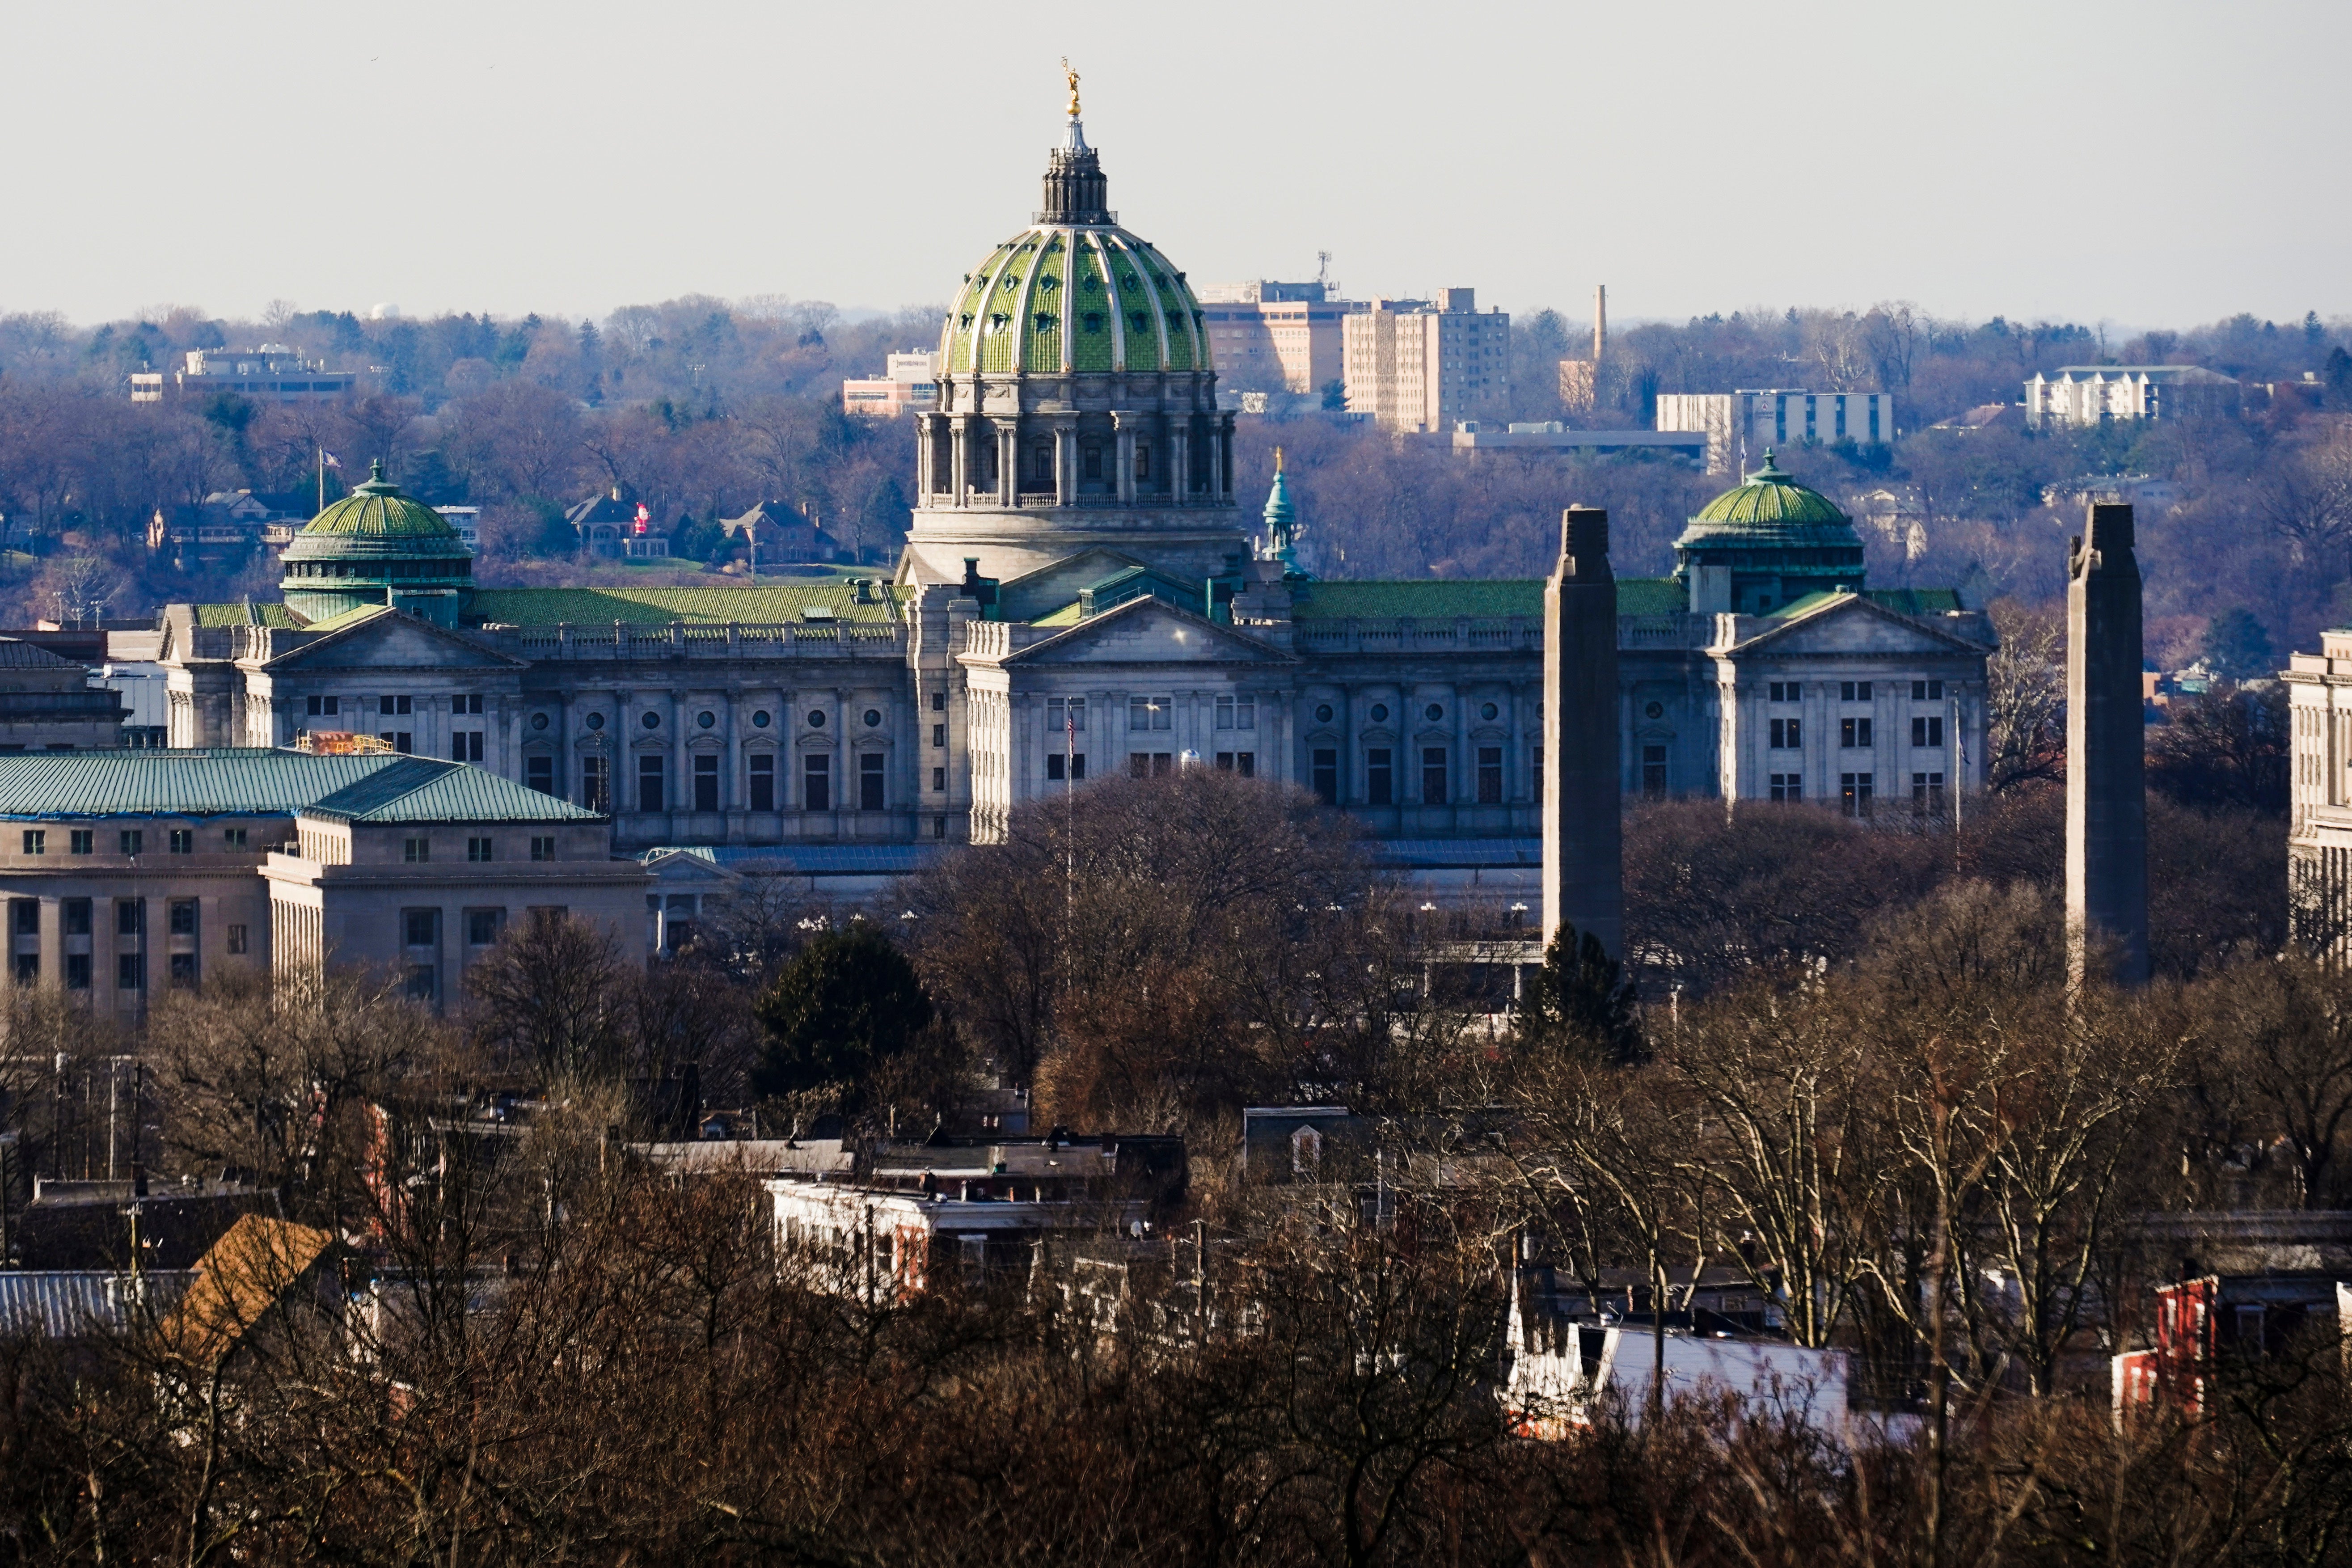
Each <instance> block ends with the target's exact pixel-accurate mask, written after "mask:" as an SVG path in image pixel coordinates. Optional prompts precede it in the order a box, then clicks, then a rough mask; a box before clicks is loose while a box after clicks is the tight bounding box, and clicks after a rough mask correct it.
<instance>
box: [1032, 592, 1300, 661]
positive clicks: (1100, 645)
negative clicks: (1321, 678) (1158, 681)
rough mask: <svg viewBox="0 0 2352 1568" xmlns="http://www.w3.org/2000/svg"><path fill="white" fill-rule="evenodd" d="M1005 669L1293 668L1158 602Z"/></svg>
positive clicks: (1067, 635)
mask: <svg viewBox="0 0 2352 1568" xmlns="http://www.w3.org/2000/svg"><path fill="white" fill-rule="evenodd" d="M1295 662H1296V660H1295V659H1294V658H1292V656H1291V655H1289V654H1287V653H1285V652H1284V651H1283V650H1282V649H1280V648H1278V647H1272V646H1270V645H1268V644H1266V643H1262V642H1260V641H1258V640H1257V639H1256V638H1255V637H1245V636H1244V635H1243V634H1241V633H1240V632H1237V631H1235V630H1234V629H1233V628H1232V627H1231V626H1218V625H1216V624H1215V623H1214V622H1213V621H1209V620H1206V619H1204V618H1202V616H1195V615H1191V614H1188V613H1187V612H1185V611H1183V610H1180V609H1177V608H1175V607H1174V606H1173V605H1168V604H1165V603H1163V602H1162V601H1160V600H1158V599H1131V600H1129V602H1128V603H1126V604H1124V605H1119V606H1118V608H1117V609H1115V610H1108V611H1106V612H1104V613H1103V614H1101V615H1099V616H1095V617H1093V618H1092V619H1091V620H1086V621H1081V622H1079V623H1078V624H1077V625H1076V626H1072V627H1071V628H1070V629H1069V630H1068V631H1066V632H1061V633H1057V634H1056V635H1055V636H1053V637H1048V638H1046V639H1045V641H1043V642H1039V643H1032V644H1031V645H1030V646H1029V647H1025V648H1022V649H1021V650H1019V651H1018V652H1015V653H1010V654H1007V655H1005V656H1004V658H1003V663H1006V664H1021V665H1044V664H1291V663H1295Z"/></svg>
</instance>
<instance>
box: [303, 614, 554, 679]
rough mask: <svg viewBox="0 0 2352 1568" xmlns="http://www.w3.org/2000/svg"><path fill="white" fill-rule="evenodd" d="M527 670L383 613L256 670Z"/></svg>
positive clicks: (492, 651) (437, 629)
mask: <svg viewBox="0 0 2352 1568" xmlns="http://www.w3.org/2000/svg"><path fill="white" fill-rule="evenodd" d="M337 619H338V620H339V621H340V620H341V617H340V616H339V617H337ZM296 635H298V636H299V635H300V634H299V633H298V634H296ZM529 664H530V661H529V660H528V659H520V658H513V657H511V656H509V655H507V654H503V653H500V652H499V651H498V650H497V649H496V648H492V647H483V646H482V645H481V644H480V643H478V642H476V641H475V640H474V639H473V638H472V637H467V636H466V635H465V634H464V633H462V632H453V631H450V630H449V629H447V628H446V627H444V626H435V625H434V624H433V623H432V622H430V621H421V620H418V619H417V618H416V617H415V616H406V615H403V614H401V613H400V612H399V611H397V610H389V609H387V610H381V611H377V612H375V613H373V614H370V615H365V616H357V617H355V618H353V619H352V620H350V621H345V622H343V623H342V624H341V625H338V626H334V627H332V628H331V629H330V630H328V631H326V632H324V633H321V634H320V635H319V636H317V637H313V638H311V639H310V641H307V642H305V643H304V644H303V645H302V646H301V647H296V648H289V649H288V650H287V651H286V652H284V653H281V654H278V655H277V656H276V657H275V658H271V659H270V660H269V661H268V663H267V664H265V665H263V666H262V668H264V669H267V670H270V671H272V672H273V673H288V672H291V671H294V670H303V669H357V668H376V669H522V668H527V667H528V666H529Z"/></svg>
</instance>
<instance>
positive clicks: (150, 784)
mask: <svg viewBox="0 0 2352 1568" xmlns="http://www.w3.org/2000/svg"><path fill="white" fill-rule="evenodd" d="M0 802H5V803H6V809H5V811H0V817H5V818H9V819H15V820H21V821H37V820H44V819H48V818H56V817H86V816H292V815H293V814H294V813H296V812H298V811H313V810H315V811H318V812H320V813H322V814H324V815H327V816H337V817H341V818H344V819H347V820H350V821H354V822H362V821H364V822H570V821H593V820H595V819H596V814H595V813H593V812H590V811H584V810H583V809H581V808H580V807H578V806H576V805H570V804H568V803H566V802H564V801H562V800H558V799H557V798H555V797H554V796H553V795H542V794H541V793H540V792H539V791H537V790H534V789H527V788H525V787H524V786H523V785H521V784H516V783H514V782H513V781H512V780H510V779H503V778H500V777H499V775H498V774H496V773H489V772H488V771H486V770H484V769H481V768H477V767H470V766H468V765H467V764H466V763H446V762H441V761H438V760H436V759H434V758H431V757H403V756H394V755H391V754H388V753H384V752H373V753H368V754H364V755H354V756H316V755H313V754H311V753H310V752H291V751H276V750H268V749H263V748H259V747H235V748H229V747H223V748H217V749H210V750H191V751H154V752H132V751H122V752H6V753H0Z"/></svg>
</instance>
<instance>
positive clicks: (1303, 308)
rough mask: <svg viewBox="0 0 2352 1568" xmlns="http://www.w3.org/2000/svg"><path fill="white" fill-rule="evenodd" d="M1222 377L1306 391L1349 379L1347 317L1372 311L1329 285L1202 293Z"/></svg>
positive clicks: (1264, 388)
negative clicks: (1333, 291) (1338, 295)
mask: <svg viewBox="0 0 2352 1568" xmlns="http://www.w3.org/2000/svg"><path fill="white" fill-rule="evenodd" d="M1201 308H1202V316H1203V317H1204V318H1205V321H1206V325H1207V328H1208V333H1209V349H1210V353H1211V357H1212V359H1213V362H1214V363H1215V365H1216V367H1217V374H1219V375H1220V376H1221V377H1223V379H1224V380H1225V381H1226V382H1228V383H1229V384H1231V385H1233V386H1234V387H1237V388H1240V389H1243V390H1244V391H1250V392H1290V393H1298V394H1306V393H1312V392H1317V391H1319V390H1321V389H1322V388H1323V387H1326V386H1328V385H1329V384H1331V383H1333V382H1335V381H1344V380H1345V379H1346V375H1347V363H1346V343H1345V338H1346V331H1345V323H1346V321H1347V319H1348V317H1349V316H1351V315H1354V314H1357V313H1359V312H1360V311H1362V310H1366V309H1368V308H1369V307H1368V306H1367V305H1366V304H1365V302H1364V301H1363V300H1340V299H1336V298H1333V297H1332V295H1331V292H1330V289H1329V287H1328V285H1326V284H1323V283H1320V282H1316V283H1278V282H1275V281H1273V280H1271V279H1251V280H1249V281H1247V282H1243V283H1213V284H1210V285H1209V286H1208V287H1206V288H1204V289H1202V290H1201Z"/></svg>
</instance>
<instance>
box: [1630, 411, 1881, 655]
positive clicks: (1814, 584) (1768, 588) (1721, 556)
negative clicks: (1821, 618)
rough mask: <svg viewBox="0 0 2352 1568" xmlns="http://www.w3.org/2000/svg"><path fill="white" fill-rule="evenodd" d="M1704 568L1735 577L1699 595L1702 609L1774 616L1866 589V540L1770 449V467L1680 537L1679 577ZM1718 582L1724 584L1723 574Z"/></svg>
mask: <svg viewBox="0 0 2352 1568" xmlns="http://www.w3.org/2000/svg"><path fill="white" fill-rule="evenodd" d="M1702 567H1718V568H1723V569H1725V570H1726V571H1727V572H1728V574H1729V581H1730V584H1731V586H1730V593H1729V597H1728V601H1727V602H1726V601H1725V600H1724V596H1723V595H1722V594H1721V593H1720V592H1717V593H1714V594H1711V595H1710V594H1707V593H1704V592H1702V593H1699V594H1696V595H1694V597H1693V600H1692V604H1693V607H1694V608H1717V609H1737V610H1738V611H1739V612H1740V613H1742V614H1746V615H1764V614H1769V613H1770V612H1771V611H1772V610H1774V609H1776V608H1779V607H1780V606H1781V605H1787V604H1789V603H1790V602H1792V601H1794V600H1796V599H1800V598H1802V597H1804V596H1805V595H1808V594H1813V593H1820V592H1823V591H1827V590H1834V589H1840V588H1843V589H1848V590H1851V591H1853V592H1855V593H1859V592H1861V591H1862V587H1863V552H1862V537H1861V535H1859V534H1857V533H1855V532H1854V531H1853V522H1852V521H1850V520H1848V518H1847V517H1846V515H1845V513H1844V512H1843V511H1841V510H1838V507H1837V503H1836V502H1834V501H1832V500H1830V498H1829V497H1827V496H1825V495H1823V494H1822V493H1821V491H1819V490H1816V489H1808V488H1806V487H1805V486H1803V485H1801V484H1799V483H1798V482H1797V481H1796V479H1794V478H1792V477H1791V476H1790V474H1789V473H1788V472H1786V471H1785V470H1784V469H1782V468H1780V465H1779V464H1778V463H1776V462H1774V461H1773V458H1772V454H1771V452H1770V451H1769V450H1768V451H1766V452H1765V454H1764V466H1763V467H1762V468H1759V469H1757V470H1756V471H1755V472H1754V473H1752V474H1749V475H1748V476H1747V477H1746V480H1745V482H1744V483H1742V484H1740V485H1738V486H1737V487H1736V488H1734V489H1727V490H1726V491H1724V492H1723V493H1722V494H1721V495H1719V496H1717V497H1716V498H1715V499H1714V500H1711V501H1709V502H1707V503H1706V505H1705V506H1704V507H1701V508H1700V509H1699V511H1698V514H1697V515H1696V517H1693V518H1692V519H1691V520H1690V522H1689V524H1688V525H1687V526H1686V527H1685V528H1684V530H1683V531H1682V536H1681V537H1680V538H1678V539H1676V540H1675V577H1676V578H1678V579H1680V580H1682V581H1683V582H1685V584H1687V583H1689V582H1690V581H1691V580H1692V578H1693V575H1694V574H1695V573H1696V572H1697V570H1698V569H1699V568H1702ZM1716 581H1717V584H1718V587H1719V584H1720V581H1721V580H1720V579H1719V578H1717V579H1716Z"/></svg>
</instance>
